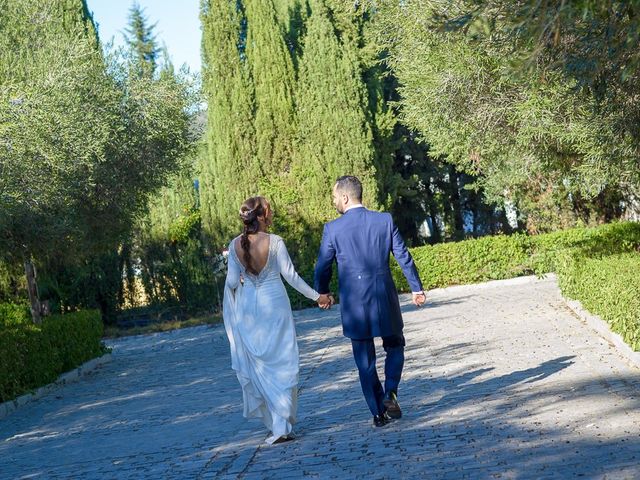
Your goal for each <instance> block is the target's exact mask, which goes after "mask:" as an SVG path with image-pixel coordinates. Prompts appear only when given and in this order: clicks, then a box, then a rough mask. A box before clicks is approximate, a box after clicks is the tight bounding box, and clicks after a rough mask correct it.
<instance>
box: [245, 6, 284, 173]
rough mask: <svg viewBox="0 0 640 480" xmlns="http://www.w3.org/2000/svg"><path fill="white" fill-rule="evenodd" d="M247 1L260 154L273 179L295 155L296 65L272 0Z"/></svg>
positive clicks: (257, 152) (259, 160) (258, 156)
mask: <svg viewBox="0 0 640 480" xmlns="http://www.w3.org/2000/svg"><path fill="white" fill-rule="evenodd" d="M245 5H246V15H247V49H246V54H247V62H248V64H249V66H250V68H251V80H252V83H253V89H254V95H255V119H254V125H255V132H256V156H257V161H258V163H259V165H260V166H261V167H262V172H261V173H262V174H263V176H265V177H266V178H267V179H271V181H273V180H275V178H273V177H274V176H275V175H278V174H279V173H280V172H282V171H286V170H288V168H289V165H290V163H291V157H292V155H293V142H294V134H295V119H294V110H293V81H294V80H293V65H292V62H291V57H290V54H289V51H288V50H287V46H286V44H285V41H284V34H283V31H282V28H281V26H280V24H279V23H278V19H277V16H276V11H275V8H274V5H273V2H272V0H247V1H246V3H245ZM268 181H269V180H268Z"/></svg>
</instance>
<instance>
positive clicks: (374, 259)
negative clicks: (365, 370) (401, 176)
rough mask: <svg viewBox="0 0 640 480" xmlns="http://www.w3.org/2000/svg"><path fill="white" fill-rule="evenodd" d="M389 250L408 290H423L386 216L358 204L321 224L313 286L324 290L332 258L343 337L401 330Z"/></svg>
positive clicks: (321, 291) (389, 217)
mask: <svg viewBox="0 0 640 480" xmlns="http://www.w3.org/2000/svg"><path fill="white" fill-rule="evenodd" d="M391 253H393V256H394V257H395V258H396V260H397V261H398V263H399V264H400V267H401V268H402V272H403V273H404V276H405V277H406V278H407V281H408V282H409V286H410V287H411V290H412V291H414V292H419V291H422V282H421V281H420V277H419V276H418V271H417V269H416V266H415V264H414V262H413V258H411V254H410V253H409V251H408V250H407V247H406V246H405V244H404V241H403V240H402V237H401V236H400V233H399V232H398V229H397V228H396V226H395V225H394V223H393V220H392V218H391V215H390V214H388V213H380V212H374V211H371V210H367V209H366V208H363V207H357V208H352V209H350V210H347V212H345V214H344V215H342V216H341V217H340V218H337V219H336V220H333V221H332V222H329V223H327V224H325V226H324V232H323V234H322V243H321V245H320V252H319V254H318V262H317V264H316V269H315V275H314V284H315V289H316V290H317V291H318V292H319V293H328V292H329V281H330V280H331V272H332V265H333V261H334V260H335V261H336V262H337V264H338V285H339V287H338V289H339V292H340V308H341V315H342V329H343V332H344V335H345V336H346V337H349V338H353V339H365V338H373V337H386V336H390V335H399V334H402V327H403V323H402V315H401V313H400V303H399V302H398V292H397V290H396V286H395V284H394V283H393V277H392V276H391V269H390V268H389V255H390V254H391Z"/></svg>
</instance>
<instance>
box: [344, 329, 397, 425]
mask: <svg viewBox="0 0 640 480" xmlns="http://www.w3.org/2000/svg"><path fill="white" fill-rule="evenodd" d="M404 346H405V340H404V336H403V335H393V336H390V337H382V347H383V348H384V351H385V352H386V354H387V356H386V358H385V361H384V390H383V389H382V384H381V383H380V379H379V378H378V371H377V369H376V347H375V344H374V343H373V338H366V339H359V340H356V339H351V347H352V349H353V358H354V359H355V361H356V366H357V367H358V374H359V375H360V385H361V386H362V393H363V394H364V398H365V400H366V402H367V405H368V406H369V410H371V414H372V415H380V414H382V413H383V412H384V410H385V408H384V404H383V403H382V400H383V399H384V394H385V392H394V393H397V391H398V384H399V383H400V377H401V375H402V367H403V366H404Z"/></svg>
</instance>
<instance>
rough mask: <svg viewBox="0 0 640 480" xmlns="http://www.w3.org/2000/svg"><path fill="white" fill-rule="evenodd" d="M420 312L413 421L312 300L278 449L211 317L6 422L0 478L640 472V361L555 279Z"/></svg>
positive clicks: (0, 426) (520, 282)
mask: <svg viewBox="0 0 640 480" xmlns="http://www.w3.org/2000/svg"><path fill="white" fill-rule="evenodd" d="M403 310H404V312H405V323H406V327H405V336H406V338H407V342H408V343H407V351H406V365H405V373H404V377H403V383H402V384H401V389H400V392H399V396H400V401H401V405H402V407H403V409H404V412H405V415H404V417H403V418H402V419H401V420H399V421H396V422H394V423H392V424H390V425H389V426H387V427H385V428H383V429H373V428H372V427H371V419H370V416H369V412H368V410H367V407H366V405H365V402H364V400H363V398H362V394H361V391H360V387H359V384H358V382H357V374H356V371H355V367H354V364H353V360H352V358H351V352H350V344H349V343H348V341H347V340H346V339H345V338H343V337H342V335H341V329H340V326H339V320H338V311H337V309H333V310H331V311H329V312H324V311H319V310H316V309H314V310H305V311H302V312H298V313H297V314H296V320H297V326H298V334H299V344H300V352H301V378H300V386H301V391H300V398H299V423H298V425H297V427H296V430H297V433H298V434H299V438H298V439H297V440H296V441H294V442H290V443H286V444H282V445H274V446H266V445H264V444H263V443H262V441H263V440H264V438H265V437H266V431H265V430H264V428H263V427H262V426H261V424H260V423H259V422H257V421H246V420H244V419H243V418H242V416H241V398H240V389H239V386H238V384H237V381H236V378H235V375H234V374H233V372H232V371H231V369H230V360H229V352H228V345H227V342H226V339H225V336H224V330H223V328H222V326H214V327H196V328H191V329H185V330H181V331H174V332H169V333H162V334H154V335H150V336H144V337H130V338H125V339H122V340H117V341H114V342H112V346H113V347H114V352H113V359H112V361H111V362H109V363H107V364H106V365H104V366H102V367H101V368H100V369H98V370H97V371H95V372H94V373H93V374H91V375H89V376H88V377H86V378H85V379H84V380H82V381H81V382H79V383H76V384H71V385H68V386H65V387H64V388H62V389H60V390H58V391H56V392H55V393H53V394H51V395H48V396H46V397H44V398H42V399H40V400H38V401H37V402H35V403H33V404H29V405H27V406H25V407H23V408H22V409H20V410H18V411H17V412H14V413H13V414H12V415H10V416H9V417H7V418H5V419H3V420H1V421H0V478H2V479H16V478H42V479H59V478H65V479H68V478H73V479H127V478H131V479H146V478H149V479H165V478H169V479H183V478H184V479H192V478H193V479H209V478H222V479H226V478H229V479H232V478H233V479H235V478H240V479H268V478H303V477H304V478H320V479H325V478H326V479H330V478H336V479H337V478H340V479H343V478H356V479H365V478H366V479H370V478H371V479H377V478H380V479H382V478H393V479H398V478H406V479H423V478H429V479H460V478H470V479H493V478H517V479H525V478H526V479H545V478H558V479H566V478H574V477H580V478H600V479H605V478H606V479H614V478H615V479H618V478H629V479H631V478H640V429H639V423H640V409H639V408H638V407H639V406H640V371H638V369H637V368H635V367H632V366H629V365H628V364H627V363H626V361H625V360H624V359H623V358H622V357H621V356H620V355H619V354H618V353H617V352H616V351H615V350H614V349H613V348H612V347H611V346H610V345H609V344H608V343H607V342H606V341H604V340H602V339H601V338H600V337H598V336H597V335H596V334H595V333H593V332H592V331H591V330H590V329H589V328H588V327H587V326H586V325H584V324H583V323H582V322H581V321H580V320H579V319H578V318H576V317H575V315H574V314H573V313H571V312H570V311H569V310H568V308H567V307H566V306H565V304H564V302H563V300H562V298H561V297H560V294H559V292H558V289H557V287H556V285H555V282H554V280H553V278H552V277H551V278H548V279H545V280H535V279H533V278H524V279H516V280H510V281H506V282H490V283H487V284H481V285H477V286H465V287H453V288H449V289H444V290H435V291H432V292H430V294H429V304H428V306H427V307H426V308H423V309H420V310H418V309H416V308H415V307H413V306H412V305H410V304H409V303H408V298H407V297H403ZM379 352H380V357H382V356H383V355H384V352H383V351H382V350H381V349H379ZM380 360H381V358H380ZM380 360H379V367H380V366H381V365H382V362H381V361H380ZM379 370H381V369H379Z"/></svg>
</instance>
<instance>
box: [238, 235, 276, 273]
mask: <svg viewBox="0 0 640 480" xmlns="http://www.w3.org/2000/svg"><path fill="white" fill-rule="evenodd" d="M269 244H270V237H269V234H268V233H264V232H258V233H254V234H251V235H249V253H250V255H251V266H252V267H253V270H255V271H256V272H258V273H260V272H261V271H262V269H263V268H264V267H265V266H266V265H267V260H269ZM234 247H235V250H236V256H237V257H238V260H240V263H241V264H242V266H243V267H244V268H245V269H247V262H246V260H245V258H244V249H243V248H242V237H238V238H237V239H236V241H235V244H234Z"/></svg>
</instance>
